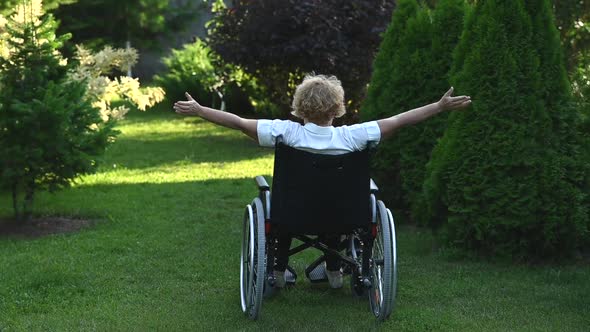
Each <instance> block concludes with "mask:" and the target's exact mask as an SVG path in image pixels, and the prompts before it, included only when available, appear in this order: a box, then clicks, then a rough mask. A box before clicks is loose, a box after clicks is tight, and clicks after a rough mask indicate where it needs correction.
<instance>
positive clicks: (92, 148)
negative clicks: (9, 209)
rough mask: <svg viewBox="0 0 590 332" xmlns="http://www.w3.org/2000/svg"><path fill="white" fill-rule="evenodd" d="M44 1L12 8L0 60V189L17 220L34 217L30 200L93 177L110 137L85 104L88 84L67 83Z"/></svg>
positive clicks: (109, 125)
mask: <svg viewBox="0 0 590 332" xmlns="http://www.w3.org/2000/svg"><path fill="white" fill-rule="evenodd" d="M41 5H42V4H41V1H39V0H38V1H24V2H23V3H22V4H21V5H19V6H18V7H17V9H18V10H17V13H16V14H15V15H14V16H12V17H11V18H10V19H9V21H8V23H7V25H6V31H7V33H6V34H4V35H3V37H4V45H5V47H6V48H5V49H6V52H5V54H4V57H2V58H0V184H1V185H2V186H3V187H7V188H9V189H10V190H11V191H12V198H13V208H14V212H15V218H16V219H21V220H23V219H24V220H26V219H28V218H29V217H30V215H31V213H32V207H33V202H34V195H35V192H36V191H37V190H39V189H49V190H55V189H58V188H60V187H64V186H67V185H69V184H70V182H71V181H72V180H73V179H74V178H75V177H77V176H78V175H80V174H84V173H88V172H91V171H92V170H94V169H95V167H96V161H97V158H98V157H99V156H100V155H101V154H102V153H103V152H104V149H105V147H106V146H107V144H108V142H109V141H110V140H111V139H112V137H113V136H114V134H115V133H114V131H113V129H112V127H113V122H112V121H107V122H103V121H102V120H101V118H100V116H99V111H98V109H96V108H94V107H92V105H91V103H90V100H89V99H88V98H86V83H85V82H77V81H70V80H68V79H67V71H68V66H67V65H66V63H65V60H64V59H63V58H62V57H61V55H60V54H59V49H60V48H61V47H62V45H63V42H64V41H65V40H67V39H68V38H69V36H68V35H64V36H56V35H55V30H56V28H57V23H56V22H55V20H54V19H53V17H52V16H51V15H43V11H42V9H41Z"/></svg>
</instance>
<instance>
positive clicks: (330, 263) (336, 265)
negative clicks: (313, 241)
mask: <svg viewBox="0 0 590 332" xmlns="http://www.w3.org/2000/svg"><path fill="white" fill-rule="evenodd" d="M321 241H322V242H323V243H325V244H326V245H327V246H328V247H329V248H330V249H333V250H338V246H339V245H340V234H336V235H334V234H326V235H323V236H322V237H321ZM341 266H342V262H341V261H340V256H338V255H336V254H331V253H327V254H326V269H327V270H328V271H339V270H340V267H341Z"/></svg>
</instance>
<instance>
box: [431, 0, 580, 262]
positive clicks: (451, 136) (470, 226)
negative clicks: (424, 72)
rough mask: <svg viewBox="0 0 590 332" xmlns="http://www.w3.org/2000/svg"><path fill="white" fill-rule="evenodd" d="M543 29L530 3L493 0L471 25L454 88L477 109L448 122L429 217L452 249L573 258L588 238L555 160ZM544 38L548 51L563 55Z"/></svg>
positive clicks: (478, 9)
mask: <svg viewBox="0 0 590 332" xmlns="http://www.w3.org/2000/svg"><path fill="white" fill-rule="evenodd" d="M541 21H545V19H542V20H539V22H541ZM535 22H536V19H533V20H532V19H531V16H530V15H529V14H528V12H527V7H525V4H524V2H523V1H499V0H488V1H481V2H477V3H476V4H475V8H474V10H473V12H472V13H471V15H470V17H469V19H468V21H467V23H466V30H465V32H464V34H463V36H462V39H461V42H460V44H459V46H458V49H457V53H456V56H455V63H454V74H453V77H452V81H453V82H454V83H455V86H456V87H457V90H458V91H460V92H461V93H465V94H468V95H471V96H472V99H473V109H472V110H468V111H466V112H456V113H453V115H452V116H451V117H450V119H449V128H448V129H447V131H446V133H445V135H444V137H443V138H442V139H441V141H440V142H439V144H438V145H437V146H436V148H435V150H434V151H433V155H432V158H431V161H430V162H429V164H428V176H427V180H426V181H425V185H424V192H425V197H426V201H427V203H428V215H429V219H430V220H432V221H433V222H434V224H435V225H436V226H442V229H443V232H442V235H443V237H444V238H445V240H446V241H447V243H448V244H449V245H450V246H456V247H462V248H466V249H469V250H474V251H477V252H480V253H483V254H489V255H500V256H513V257H518V258H525V257H526V258H538V257H544V256H547V255H552V256H559V255H565V254H567V253H571V251H572V249H574V248H575V247H576V246H577V245H578V244H579V243H580V237H581V236H582V234H584V232H585V229H584V228H585V227H586V225H585V213H584V208H583V206H581V204H580V203H581V201H580V199H581V198H582V196H581V195H580V192H579V190H576V188H574V187H573V186H572V185H570V184H568V183H567V181H565V180H564V178H563V177H560V176H559V173H560V172H562V171H564V168H562V166H561V165H560V164H559V163H555V162H554V159H555V158H561V157H562V156H563V153H562V152H561V151H559V150H558V149H555V148H554V147H555V145H554V144H552V143H553V142H551V139H552V138H554V137H555V136H554V130H553V126H552V121H553V119H552V117H551V115H550V114H549V112H548V109H547V104H550V102H548V101H546V100H545V98H544V96H546V93H545V91H546V89H547V84H553V82H551V83H550V82H547V80H546V79H545V78H547V76H546V75H548V74H547V73H544V72H543V71H542V70H541V65H542V64H544V65H546V64H547V63H548V61H550V60H548V59H551V58H552V57H551V56H540V55H539V51H538V50H537V45H538V43H541V42H540V39H539V38H541V37H540V36H539V35H538V27H537V26H535V25H534V24H535ZM541 34H543V33H541ZM545 36H549V34H546V35H545ZM543 38H547V37H543ZM543 40H544V41H543V42H542V43H541V44H543V47H557V48H559V44H557V45H551V43H548V40H547V39H543ZM551 52H553V51H550V52H549V53H551ZM549 53H548V54H549ZM559 77H561V76H559ZM557 85H558V86H560V88H561V89H563V84H561V85H559V83H557ZM551 89H559V88H556V87H553V88H551ZM549 91H551V90H549ZM552 94H556V95H562V94H563V95H567V91H563V92H557V91H554V92H552ZM547 98H550V96H548V97H547ZM548 202H554V204H553V205H552V206H548V205H547V204H548ZM556 204H562V205H564V206H567V208H563V209H562V208H555V205H556Z"/></svg>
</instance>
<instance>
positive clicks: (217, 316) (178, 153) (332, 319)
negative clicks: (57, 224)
mask: <svg viewBox="0 0 590 332" xmlns="http://www.w3.org/2000/svg"><path fill="white" fill-rule="evenodd" d="M119 129H120V130H121V131H122V135H121V136H120V137H119V139H118V142H117V143H116V144H114V145H113V146H112V147H111V148H110V149H109V151H108V152H107V154H106V157H105V158H106V160H105V162H104V163H103V164H102V167H101V169H100V170H99V172H98V173H97V174H94V175H90V176H86V177H84V178H83V179H82V180H81V181H79V182H78V183H77V184H76V185H75V186H74V187H73V188H71V189H68V190H64V191H61V192H58V193H56V194H48V193H42V194H40V195H39V196H38V200H37V203H36V207H37V212H38V213H39V214H40V215H58V216H75V217H80V218H87V219H88V218H89V219H93V220H99V221H100V222H98V223H97V224H96V226H94V227H92V228H90V229H87V230H84V231H82V232H80V233H75V234H68V235H53V236H49V237H45V238H39V239H28V240H23V239H17V238H6V237H5V238H0V331H2V332H5V331H66V330H71V331H78V330H84V331H86V330H98V331H151V330H158V331H190V330H193V331H194V330H243V331H258V330H297V331H308V330H309V331H311V330H329V331H332V330H333V331H356V330H368V329H375V328H376V329H383V330H398V331H399V330H401V331H506V330H511V331H588V330H589V329H590V266H588V265H587V264H586V265H584V264H581V263H580V264H568V265H563V266H555V265H552V266H541V267H540V266H536V267H529V266H516V265H509V264H491V263H482V262H472V261H464V260H459V261H457V260H450V259H448V258H445V256H444V255H441V254H439V253H433V252H432V250H431V247H432V239H431V237H430V235H429V234H428V232H424V231H420V230H415V229H410V228H403V227H402V228H401V229H399V230H398V255H399V256H398V257H399V288H398V296H397V307H396V309H395V311H394V313H393V315H392V317H391V318H390V319H389V320H388V321H387V322H385V323H384V324H380V325H377V324H376V323H375V320H374V318H373V316H372V314H371V313H370V311H369V307H368V301H363V300H359V299H354V298H353V297H352V295H351V293H350V289H349V288H348V284H347V283H346V287H345V288H344V289H341V290H331V289H328V287H327V285H311V284H310V283H309V282H307V281H306V280H304V278H300V280H299V281H298V284H297V285H296V287H294V288H293V289H290V290H286V291H283V292H281V293H280V294H278V296H276V297H274V298H271V299H267V300H265V301H264V304H263V308H262V313H261V317H260V319H259V320H258V321H256V322H252V321H249V320H247V319H246V318H245V316H244V315H243V314H242V312H241V308H240V297H239V251H240V241H241V219H242V215H243V208H244V206H245V205H246V204H247V203H248V202H249V201H250V200H251V199H252V198H253V197H254V196H255V195H256V188H255V186H254V181H253V180H252V178H253V177H254V175H258V174H263V175H270V174H271V173H272V160H273V156H272V150H268V149H262V148H260V147H257V146H256V144H255V143H254V142H252V141H250V140H249V139H248V138H246V137H245V136H242V135H241V134H240V133H237V132H232V131H229V130H224V129H220V128H216V127H214V126H212V125H210V124H207V123H204V122H203V121H202V120H200V119H196V118H181V117H178V116H176V115H174V114H172V113H163V112H153V111H152V112H151V113H150V112H148V113H141V114H139V113H136V114H132V115H130V116H129V118H128V119H127V120H125V121H123V122H121V124H120V126H119ZM10 206H11V201H10V200H9V195H8V194H7V193H2V194H0V216H4V217H7V216H9V215H10V214H11V210H10ZM316 255H317V252H314V251H313V250H309V251H307V252H305V253H303V254H301V255H299V256H295V258H294V259H293V260H292V263H293V265H294V267H295V268H296V269H297V270H298V271H299V272H301V276H302V275H303V269H304V268H305V266H306V264H307V263H308V262H310V261H311V260H312V259H314V258H315V257H316Z"/></svg>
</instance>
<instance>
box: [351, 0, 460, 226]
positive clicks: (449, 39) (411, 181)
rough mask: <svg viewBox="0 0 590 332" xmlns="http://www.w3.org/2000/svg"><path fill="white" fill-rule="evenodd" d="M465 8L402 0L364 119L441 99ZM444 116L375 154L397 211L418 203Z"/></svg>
mask: <svg viewBox="0 0 590 332" xmlns="http://www.w3.org/2000/svg"><path fill="white" fill-rule="evenodd" d="M464 11H465V4H464V1H463V0H441V1H439V3H438V4H437V7H436V9H435V10H434V11H433V12H430V11H429V10H428V9H427V8H425V7H421V6H419V5H418V3H417V1H415V0H404V1H399V2H398V7H397V9H396V11H395V12H394V14H393V18H392V23H391V25H390V26H389V28H388V30H387V32H386V33H385V35H384V38H383V43H382V44H381V48H380V50H379V53H378V55H377V58H376V60H375V64H374V74H373V78H372V81H371V84H370V85H369V91H368V97H367V99H366V101H365V103H364V104H363V107H362V111H361V118H362V119H363V120H373V119H379V118H383V117H388V116H392V115H395V114H399V113H402V112H405V111H408V110H410V109H412V108H415V107H419V106H422V105H425V104H429V103H432V102H435V101H437V100H438V99H440V97H441V96H442V94H443V93H444V92H445V91H446V90H447V89H448V88H449V83H448V73H449V70H450V64H451V62H452V61H451V59H452V52H453V49H454V47H455V45H456V44H457V42H458V39H459V36H460V33H461V31H462V26H463V14H464ZM446 117H447V114H445V113H443V114H441V115H439V116H437V117H434V118H432V119H429V120H428V121H425V122H424V123H421V124H417V125H414V126H411V127H407V128H403V129H401V130H400V132H399V133H397V134H396V135H395V136H394V137H393V138H392V139H391V140H388V141H386V142H383V143H381V145H380V147H379V149H378V151H377V153H376V155H375V157H374V159H373V160H374V164H373V168H374V170H375V171H376V178H377V180H378V182H379V183H380V184H382V186H383V187H384V188H385V190H384V194H385V195H384V196H385V197H386V198H387V199H388V201H389V204H390V205H391V206H393V207H394V209H395V210H396V211H397V213H398V215H399V214H400V212H402V211H403V212H409V211H410V207H411V206H418V201H419V196H420V195H421V193H422V183H423V179H424V172H425V165H426V163H427V162H428V160H429V158H430V151H431V150H432V148H433V147H434V145H435V143H436V140H437V139H438V138H439V137H440V136H442V133H443V131H444V129H445V123H446ZM414 210H415V211H420V209H419V208H416V207H415V208H414ZM414 214H415V213H414Z"/></svg>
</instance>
